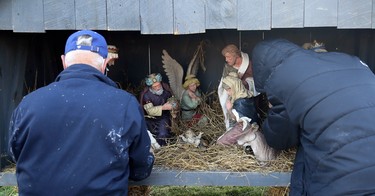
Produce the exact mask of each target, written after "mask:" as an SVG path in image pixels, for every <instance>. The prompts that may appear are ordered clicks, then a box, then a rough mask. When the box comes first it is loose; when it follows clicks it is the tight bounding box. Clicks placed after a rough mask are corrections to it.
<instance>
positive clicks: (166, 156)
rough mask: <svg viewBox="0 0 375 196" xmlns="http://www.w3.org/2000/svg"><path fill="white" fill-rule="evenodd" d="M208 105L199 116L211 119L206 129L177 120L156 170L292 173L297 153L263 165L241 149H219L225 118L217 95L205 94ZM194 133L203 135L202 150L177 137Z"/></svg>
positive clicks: (159, 153)
mask: <svg viewBox="0 0 375 196" xmlns="http://www.w3.org/2000/svg"><path fill="white" fill-rule="evenodd" d="M203 99H204V100H205V101H203V102H202V104H201V105H200V107H199V111H198V113H202V114H204V115H205V116H206V117H207V118H208V123H207V124H206V125H205V126H199V125H197V124H195V125H192V126H190V127H189V126H188V124H187V123H186V122H184V121H182V120H180V119H179V118H177V119H174V120H173V123H172V126H171V130H172V132H173V133H174V134H175V136H176V137H175V138H174V139H171V140H170V141H169V144H168V145H167V146H163V147H162V148H161V149H159V150H158V151H156V152H155V157H156V161H155V166H160V167H164V168H167V169H177V170H194V171H218V170H225V171H233V172H244V171H247V172H248V171H254V172H289V171H291V170H292V166H293V159H294V155H295V150H294V149H292V150H288V151H282V152H280V154H279V155H278V156H277V158H276V159H275V160H273V161H269V162H268V163H267V164H266V165H260V164H259V163H258V161H257V160H256V159H255V156H254V155H253V154H251V153H250V154H247V153H245V151H244V149H243V147H242V146H222V145H216V140H217V138H219V136H221V135H222V134H223V133H224V132H225V124H224V120H223V119H224V116H223V113H222V111H221V107H220V104H219V101H218V97H217V96H216V93H215V92H213V93H209V94H204V95H203ZM189 128H190V129H191V130H193V131H194V132H195V133H199V132H203V136H202V139H203V142H205V145H203V147H198V148H197V147H194V146H193V145H191V144H187V143H183V142H182V141H180V139H179V138H178V135H181V134H183V133H184V132H185V131H186V130H188V129H189Z"/></svg>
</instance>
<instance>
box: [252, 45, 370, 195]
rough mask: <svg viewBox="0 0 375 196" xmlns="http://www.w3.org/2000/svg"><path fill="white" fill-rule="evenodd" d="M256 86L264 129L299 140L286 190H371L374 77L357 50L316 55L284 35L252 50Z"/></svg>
mask: <svg viewBox="0 0 375 196" xmlns="http://www.w3.org/2000/svg"><path fill="white" fill-rule="evenodd" d="M252 60H253V74H254V81H255V88H256V90H257V91H258V92H261V93H266V94H267V97H268V99H269V102H270V104H271V105H272V106H271V108H270V110H269V111H268V115H267V118H266V119H265V121H264V123H263V133H264V135H265V137H266V140H267V143H268V144H269V145H270V146H271V147H274V148H276V149H288V148H290V147H293V146H298V151H297V154H296V159H295V164H294V169H293V172H292V179H291V195H353V194H354V195H371V194H375V180H373V176H374V175H375V156H374V155H373V152H374V150H375V123H374V116H375V77H374V74H373V73H372V71H371V70H370V69H369V68H368V66H367V65H366V64H365V63H363V62H362V61H361V60H360V59H358V58H357V57H355V56H350V55H347V54H343V53H338V52H327V53H315V52H313V51H310V50H304V49H302V48H301V47H299V46H297V45H295V44H293V43H291V42H289V41H287V40H282V39H277V40H271V41H263V42H260V43H259V44H257V45H256V47H255V48H254V50H253V55H252Z"/></svg>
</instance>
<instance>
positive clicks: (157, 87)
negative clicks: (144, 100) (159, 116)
mask: <svg viewBox="0 0 375 196" xmlns="http://www.w3.org/2000/svg"><path fill="white" fill-rule="evenodd" d="M151 92H152V93H154V94H156V95H161V94H163V87H162V85H161V83H160V82H155V83H153V84H152V86H151Z"/></svg>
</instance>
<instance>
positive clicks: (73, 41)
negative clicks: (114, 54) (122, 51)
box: [65, 30, 108, 58]
mask: <svg viewBox="0 0 375 196" xmlns="http://www.w3.org/2000/svg"><path fill="white" fill-rule="evenodd" d="M81 36H87V37H91V38H92V40H91V43H80V41H79V38H80V37H81ZM73 50H89V51H91V52H96V53H98V54H99V55H100V56H102V57H103V58H107V55H108V48H107V42H106V41H105V39H104V37H103V36H102V35H100V34H99V33H97V32H95V31H91V30H82V31H77V32H75V33H73V34H72V35H70V36H69V38H68V40H67V41H66V45H65V54H66V53H68V52H70V51H73Z"/></svg>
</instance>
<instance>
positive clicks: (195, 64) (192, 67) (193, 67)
mask: <svg viewBox="0 0 375 196" xmlns="http://www.w3.org/2000/svg"><path fill="white" fill-rule="evenodd" d="M203 47H204V41H201V42H200V43H199V45H198V47H197V49H196V50H195V52H194V56H193V58H192V59H191V61H190V63H189V66H188V69H187V71H186V76H188V75H195V76H197V73H198V69H199V65H200V67H201V68H202V70H203V71H206V67H205V66H204V51H203Z"/></svg>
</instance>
